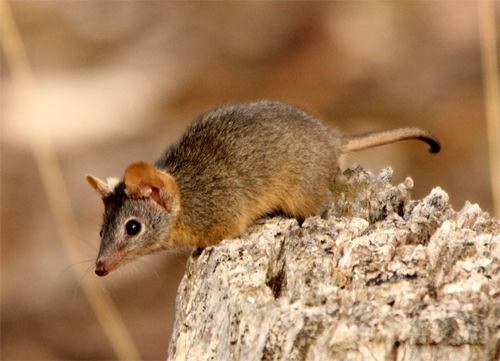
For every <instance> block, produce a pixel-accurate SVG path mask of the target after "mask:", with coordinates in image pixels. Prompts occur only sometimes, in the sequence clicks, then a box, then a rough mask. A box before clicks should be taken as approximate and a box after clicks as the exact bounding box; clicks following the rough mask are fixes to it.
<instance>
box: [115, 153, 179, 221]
mask: <svg viewBox="0 0 500 361" xmlns="http://www.w3.org/2000/svg"><path fill="white" fill-rule="evenodd" d="M123 178H124V182H125V187H126V190H127V193H128V195H129V196H130V197H132V198H151V199H153V200H154V201H155V202H156V203H158V204H159V205H161V206H162V207H163V208H165V209H166V210H167V211H168V212H172V211H176V210H177V209H178V207H179V203H180V202H179V191H178V190H177V184H176V183H175V180H174V178H173V177H172V176H171V175H170V174H168V173H166V172H163V171H161V170H159V169H156V168H154V167H153V166H152V165H150V164H148V163H146V162H135V163H132V164H130V165H129V166H128V167H127V169H126V170H125V175H124V177H123Z"/></svg>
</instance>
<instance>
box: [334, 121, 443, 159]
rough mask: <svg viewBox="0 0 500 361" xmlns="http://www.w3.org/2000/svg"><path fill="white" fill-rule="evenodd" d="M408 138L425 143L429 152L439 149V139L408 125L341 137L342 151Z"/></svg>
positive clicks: (351, 150) (435, 151) (423, 130)
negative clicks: (406, 126)
mask: <svg viewBox="0 0 500 361" xmlns="http://www.w3.org/2000/svg"><path fill="white" fill-rule="evenodd" d="M408 139H418V140H421V141H423V142H425V143H427V144H428V145H429V152H430V153H438V152H439V151H440V150H441V144H440V143H439V140H437V138H436V137H434V136H433V135H432V134H431V133H429V132H428V131H427V130H425V129H422V128H414V127H408V128H397V129H390V130H383V131H380V132H371V133H364V134H358V135H353V136H347V137H343V144H342V151H343V152H345V153H347V152H353V151H356V150H361V149H366V148H372V147H377V146H379V145H384V144H389V143H394V142H399V141H400V140H408Z"/></svg>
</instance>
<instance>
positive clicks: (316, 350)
mask: <svg viewBox="0 0 500 361" xmlns="http://www.w3.org/2000/svg"><path fill="white" fill-rule="evenodd" d="M391 176H392V171H391V170H390V169H389V168H387V169H384V170H383V171H382V172H381V173H380V174H379V175H378V176H374V175H372V174H371V173H369V172H366V171H364V170H363V169H361V168H359V167H358V168H353V169H348V170H347V171H345V172H344V173H343V174H342V175H341V176H340V177H339V179H337V180H336V182H335V184H336V185H337V186H336V192H335V193H336V199H335V201H334V202H333V203H332V204H331V206H330V207H329V209H328V210H327V211H326V212H325V213H324V214H323V215H322V216H317V217H311V218H308V219H306V220H305V222H304V223H303V224H302V225H299V224H298V223H297V221H296V220H294V219H286V218H281V217H274V218H267V219H262V220H260V221H258V222H256V224H255V225H254V226H252V227H251V228H250V229H249V230H248V231H247V232H246V233H245V234H243V235H242V236H241V237H240V238H238V239H233V240H226V241H223V242H222V243H220V244H218V245H216V246H213V247H209V248H206V249H205V250H203V252H201V253H200V254H193V256H192V257H191V258H190V259H189V260H188V264H187V269H186V274H185V276H184V278H183V280H182V282H181V284H180V287H179V290H178V295H177V302H176V321H175V325H174V331H173V336H172V339H171V342H170V346H169V360H193V361H195V360H196V361H202V360H217V361H224V360H245V361H246V360H248V361H250V360H400V361H403V360H412V361H413V360H414V361H419V360H422V361H423V360H453V361H460V360H498V358H499V354H500V351H499V349H500V331H499V330H500V272H499V270H500V223H499V222H498V221H497V220H494V219H492V218H491V217H490V216H489V215H488V214H487V213H486V212H483V211H482V210H481V209H480V208H479V206H477V205H475V204H470V203H467V204H465V206H464V207H463V208H462V209H461V210H460V211H455V210H453V209H452V207H451V206H450V204H449V199H448V195H447V194H446V193H445V192H444V191H443V190H442V189H440V188H435V189H433V190H432V191H431V192H430V194H429V195H428V196H426V197H425V198H423V199H421V200H412V199H411V197H410V192H411V188H412V186H413V182H412V180H411V179H410V178H407V179H406V180H405V181H404V182H403V183H401V184H398V185H396V186H394V185H392V184H391V183H390V179H391Z"/></svg>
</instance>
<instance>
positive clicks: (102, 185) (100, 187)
mask: <svg viewBox="0 0 500 361" xmlns="http://www.w3.org/2000/svg"><path fill="white" fill-rule="evenodd" d="M85 178H86V179H87V182H89V184H90V186H91V187H92V188H94V189H95V190H96V191H97V193H99V194H100V195H101V197H102V198H104V197H106V196H108V195H109V194H110V193H111V189H110V188H109V186H108V183H106V182H105V181H103V180H101V179H99V178H97V177H94V176H93V175H91V174H87V175H86V176H85Z"/></svg>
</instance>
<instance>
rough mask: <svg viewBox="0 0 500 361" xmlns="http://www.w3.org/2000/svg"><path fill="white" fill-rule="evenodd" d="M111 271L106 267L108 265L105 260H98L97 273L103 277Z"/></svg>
mask: <svg viewBox="0 0 500 361" xmlns="http://www.w3.org/2000/svg"><path fill="white" fill-rule="evenodd" d="M108 273H109V271H108V270H107V269H106V265H105V264H104V262H103V261H97V262H96V264H95V274H96V275H98V276H100V277H102V276H106V275H107V274H108Z"/></svg>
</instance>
